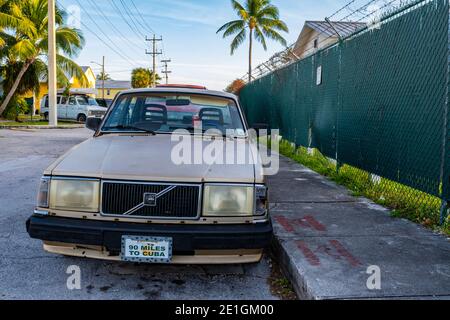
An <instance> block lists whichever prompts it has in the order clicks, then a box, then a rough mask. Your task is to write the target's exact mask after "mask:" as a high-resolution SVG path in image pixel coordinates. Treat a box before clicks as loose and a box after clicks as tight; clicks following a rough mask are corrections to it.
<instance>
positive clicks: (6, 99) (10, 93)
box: [0, 60, 34, 115]
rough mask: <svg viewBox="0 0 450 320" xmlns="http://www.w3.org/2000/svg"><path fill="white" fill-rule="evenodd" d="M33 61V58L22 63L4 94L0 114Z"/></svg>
mask: <svg viewBox="0 0 450 320" xmlns="http://www.w3.org/2000/svg"><path fill="white" fill-rule="evenodd" d="M33 61H34V60H29V61H27V62H26V63H25V64H24V65H23V67H22V69H21V70H20V72H19V74H18V75H17V78H16V80H15V81H14V83H13V85H12V87H11V89H10V90H9V92H8V94H7V95H6V97H5V99H4V100H3V102H2V105H1V106H0V115H2V114H3V112H4V111H5V109H6V107H7V106H8V103H9V102H10V101H11V98H12V97H13V96H14V94H15V93H16V90H17V88H18V87H19V84H20V81H21V80H22V77H23V75H24V74H25V72H27V70H28V68H29V67H30V65H31V64H32V63H33Z"/></svg>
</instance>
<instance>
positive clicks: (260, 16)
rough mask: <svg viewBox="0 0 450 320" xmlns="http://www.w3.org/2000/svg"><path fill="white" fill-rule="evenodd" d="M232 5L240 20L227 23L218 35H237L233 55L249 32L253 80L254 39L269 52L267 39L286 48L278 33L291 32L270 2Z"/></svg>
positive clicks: (258, 0)
mask: <svg viewBox="0 0 450 320" xmlns="http://www.w3.org/2000/svg"><path fill="white" fill-rule="evenodd" d="M231 5H232V6H233V9H234V10H235V11H236V13H237V15H238V16H239V19H238V20H233V21H230V22H228V23H225V24H224V25H223V26H222V27H220V28H219V30H217V33H219V32H222V31H224V33H223V37H224V38H225V37H228V36H230V35H234V34H236V33H237V35H236V36H235V38H234V39H233V41H232V42H231V54H234V51H235V50H236V49H237V48H238V47H239V46H240V45H241V44H242V43H243V42H244V40H245V39H246V37H247V28H248V30H249V40H250V45H249V54H248V80H249V82H250V81H251V80H252V48H253V37H255V39H256V40H257V41H258V42H259V43H261V44H262V46H263V48H264V50H267V44H266V37H267V38H269V39H272V40H275V41H278V42H280V43H281V44H282V45H283V46H286V40H285V39H284V38H283V37H282V36H281V35H280V33H279V32H278V31H284V32H289V29H288V27H287V26H286V23H284V22H283V21H281V20H280V13H279V11H278V8H277V7H275V6H274V5H272V4H271V3H270V0H246V2H245V5H241V4H240V3H239V2H237V1H236V0H231Z"/></svg>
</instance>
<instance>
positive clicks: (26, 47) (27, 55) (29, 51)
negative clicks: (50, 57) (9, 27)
mask: <svg viewBox="0 0 450 320" xmlns="http://www.w3.org/2000/svg"><path fill="white" fill-rule="evenodd" d="M8 51H9V56H10V57H12V58H14V59H17V60H22V61H25V60H30V59H33V58H35V57H36V55H37V50H36V47H35V46H34V44H33V43H32V42H31V41H30V40H28V39H22V40H19V41H17V42H16V43H15V44H14V45H12V46H11V47H10V48H9V50H8Z"/></svg>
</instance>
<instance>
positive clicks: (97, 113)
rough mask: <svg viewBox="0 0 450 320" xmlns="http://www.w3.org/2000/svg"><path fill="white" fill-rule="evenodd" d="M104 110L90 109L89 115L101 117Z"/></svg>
mask: <svg viewBox="0 0 450 320" xmlns="http://www.w3.org/2000/svg"><path fill="white" fill-rule="evenodd" d="M105 113H106V111H99V110H95V111H90V115H91V116H92V117H103V116H104V115H105Z"/></svg>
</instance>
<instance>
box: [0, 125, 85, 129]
mask: <svg viewBox="0 0 450 320" xmlns="http://www.w3.org/2000/svg"><path fill="white" fill-rule="evenodd" d="M80 128H84V125H83V124H74V125H62V126H56V127H52V126H4V125H0V129H80Z"/></svg>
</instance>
